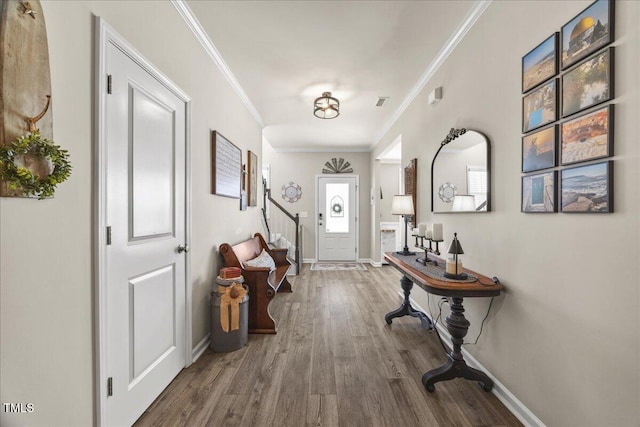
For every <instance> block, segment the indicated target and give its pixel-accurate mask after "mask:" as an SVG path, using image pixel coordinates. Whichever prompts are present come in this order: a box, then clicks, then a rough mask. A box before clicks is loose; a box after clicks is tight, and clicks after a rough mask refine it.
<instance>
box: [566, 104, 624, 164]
mask: <svg viewBox="0 0 640 427" xmlns="http://www.w3.org/2000/svg"><path fill="white" fill-rule="evenodd" d="M612 155H613V105H607V106H606V107H603V108H600V109H598V110H595V111H591V112H589V113H586V114H583V115H581V116H579V117H576V118H575V119H571V120H568V121H566V122H564V123H562V124H561V125H560V162H561V164H563V165H568V164H571V163H578V162H585V161H588V160H595V159H600V158H603V157H611V156H612Z"/></svg>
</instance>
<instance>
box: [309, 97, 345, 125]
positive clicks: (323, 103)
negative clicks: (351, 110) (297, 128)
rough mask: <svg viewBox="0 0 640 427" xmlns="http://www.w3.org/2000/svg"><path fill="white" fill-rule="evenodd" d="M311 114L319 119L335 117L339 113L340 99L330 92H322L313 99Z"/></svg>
mask: <svg viewBox="0 0 640 427" xmlns="http://www.w3.org/2000/svg"><path fill="white" fill-rule="evenodd" d="M313 115H314V116H316V117H317V118H319V119H335V118H336V117H338V116H339V115H340V101H338V100H337V99H336V98H334V97H332V96H331V92H324V93H323V94H322V96H321V97H319V98H316V100H315V101H313Z"/></svg>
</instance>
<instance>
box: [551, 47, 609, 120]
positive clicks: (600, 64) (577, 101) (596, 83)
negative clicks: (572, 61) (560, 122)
mask: <svg viewBox="0 0 640 427" xmlns="http://www.w3.org/2000/svg"><path fill="white" fill-rule="evenodd" d="M612 98H613V47H610V48H608V49H605V50H603V51H602V52H599V53H597V54H595V55H593V56H591V57H589V58H587V59H586V60H584V61H583V62H581V63H580V64H578V65H576V66H575V68H572V69H571V70H569V71H567V72H566V73H565V74H564V75H563V76H562V117H567V116H570V115H571V114H574V113H577V112H578V111H582V110H584V109H587V108H589V107H593V106H594V105H597V104H600V103H602V102H605V101H609V100H610V99H612Z"/></svg>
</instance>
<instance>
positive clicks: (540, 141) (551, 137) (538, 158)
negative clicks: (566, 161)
mask: <svg viewBox="0 0 640 427" xmlns="http://www.w3.org/2000/svg"><path fill="white" fill-rule="evenodd" d="M557 134H558V126H556V125H553V126H549V127H546V128H544V129H540V130H539V131H537V132H533V133H530V134H528V135H525V136H523V137H522V172H532V171H536V170H540V169H547V168H552V167H554V166H555V165H556V140H557V138H556V136H557Z"/></svg>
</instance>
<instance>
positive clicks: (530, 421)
mask: <svg viewBox="0 0 640 427" xmlns="http://www.w3.org/2000/svg"><path fill="white" fill-rule="evenodd" d="M398 294H399V295H400V296H401V297H403V298H404V293H403V292H402V291H399V292H398ZM409 301H411V305H412V306H413V307H414V308H416V309H418V310H420V311H422V312H423V313H425V314H426V315H427V317H429V318H430V316H429V311H428V310H425V309H424V308H422V307H421V306H420V304H418V303H417V302H415V300H414V299H413V298H411V297H409ZM436 327H437V328H438V332H439V333H440V335H441V336H442V338H443V341H444V343H445V345H446V346H447V347H449V348H452V347H453V344H452V343H451V335H450V334H449V331H447V329H446V328H445V327H444V325H442V324H440V323H438V325H436ZM462 354H463V355H464V360H465V361H466V362H467V364H468V365H469V366H471V367H473V368H476V369H479V370H481V371H482V372H484V373H485V374H487V376H488V377H489V378H491V380H492V381H493V389H492V390H491V392H492V393H493V394H494V395H495V396H496V397H497V398H498V400H500V401H501V402H502V403H503V404H504V406H506V407H507V409H508V410H509V411H511V413H512V414H513V415H515V417H516V418H517V419H518V420H520V422H521V423H522V424H524V425H525V426H527V427H529V426H531V427H545V424H544V423H543V422H542V421H541V420H540V419H539V418H538V417H536V416H535V414H534V413H533V412H531V410H529V408H527V407H526V406H525V405H524V403H522V402H521V401H520V400H519V399H518V398H517V397H516V396H515V395H514V394H513V393H511V392H510V391H509V389H507V388H506V387H505V386H504V384H502V383H501V382H500V381H498V379H497V378H496V377H495V376H493V374H491V372H489V371H488V370H487V368H485V367H484V366H482V364H481V363H480V362H478V360H477V359H476V358H475V357H473V355H472V354H471V353H469V352H468V351H467V350H466V349H465V348H464V347H463V348H462Z"/></svg>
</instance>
